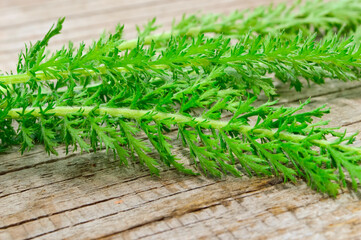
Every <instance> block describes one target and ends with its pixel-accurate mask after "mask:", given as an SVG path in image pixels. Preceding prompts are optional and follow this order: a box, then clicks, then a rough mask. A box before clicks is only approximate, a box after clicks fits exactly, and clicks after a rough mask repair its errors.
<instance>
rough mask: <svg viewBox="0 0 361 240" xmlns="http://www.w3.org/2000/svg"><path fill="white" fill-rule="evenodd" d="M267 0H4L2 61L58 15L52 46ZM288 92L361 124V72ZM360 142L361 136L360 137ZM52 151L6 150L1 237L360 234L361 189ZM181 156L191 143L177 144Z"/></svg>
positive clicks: (335, 119)
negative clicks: (331, 193)
mask: <svg viewBox="0 0 361 240" xmlns="http://www.w3.org/2000/svg"><path fill="white" fill-rule="evenodd" d="M269 2H270V1H268V0H259V1H254V0H239V1H235V0H224V1H219V0H197V1H185V0H183V1H181V0H174V1H166V0H132V1H123V0H121V1H116V0H90V1H89V0H32V1H25V0H2V1H0V69H3V70H6V71H9V70H11V69H14V66H15V63H16V60H17V54H18V52H19V50H20V49H21V47H22V46H23V43H24V42H28V41H34V40H37V39H39V38H41V37H42V36H43V35H44V33H45V32H46V31H47V29H48V28H49V26H50V25H51V24H52V23H53V22H55V21H56V19H57V18H58V17H61V16H66V17H67V20H66V23H65V28H64V31H63V35H62V36H58V37H56V39H55V40H54V41H53V42H52V44H51V48H53V49H54V48H59V47H60V46H61V45H62V44H63V43H65V42H67V41H68V40H72V41H75V42H79V41H81V40H85V41H87V42H89V41H90V40H91V39H93V38H96V37H97V36H98V35H99V34H100V33H101V32H102V31H103V29H107V30H111V29H113V27H114V26H115V24H116V23H118V22H120V23H124V24H126V26H127V27H126V31H127V37H132V36H134V35H135V32H134V28H133V26H134V25H135V24H142V23H145V21H146V20H148V19H150V18H152V17H153V16H157V17H158V19H159V21H160V22H161V23H163V24H164V26H165V29H166V28H167V27H169V25H170V23H171V20H172V18H173V17H177V18H179V17H180V16H181V15H182V13H184V12H187V13H191V12H196V11H199V10H202V11H203V12H229V11H231V10H234V9H236V8H238V9H242V8H248V7H253V6H255V5H260V4H267V3H269ZM279 92H280V93H281V102H283V103H285V104H286V105H294V104H296V103H297V102H298V101H299V100H305V99H307V98H308V97H309V96H313V98H312V99H313V100H312V104H311V105H310V106H309V108H312V107H316V106H320V105H322V104H325V103H327V104H328V106H330V107H331V108H332V113H331V114H330V115H329V116H327V117H326V118H325V119H331V120H332V125H334V126H337V125H342V126H347V128H348V129H349V132H355V131H357V130H361V107H360V104H361V94H360V92H361V82H360V83H359V82H355V83H347V84H345V83H339V82H336V81H330V82H329V83H327V84H326V86H322V87H313V88H311V89H307V90H306V91H305V92H303V93H302V94H296V95H295V94H294V93H293V92H289V91H288V89H287V87H286V86H281V87H280V89H279ZM357 139H358V140H357V143H356V144H358V145H361V143H360V137H358V138H357ZM58 151H59V153H60V155H59V156H47V155H46V154H45V152H44V151H43V149H42V147H41V146H38V147H36V148H35V149H34V150H32V151H31V152H30V153H27V154H25V155H24V156H20V154H19V153H18V152H17V151H16V150H14V151H13V152H11V153H9V154H4V155H0V159H1V160H0V216H1V218H0V239H1V240H3V239H33V238H36V239H95V238H102V239H140V238H141V239H361V201H360V196H361V195H360V194H359V193H349V192H348V191H346V190H345V192H344V193H342V194H340V195H339V196H338V197H337V198H336V199H331V198H328V197H327V196H323V195H321V194H318V193H316V192H314V191H312V190H310V189H309V188H308V187H307V186H306V185H305V184H304V183H299V184H297V185H292V184H283V183H282V182H280V181H279V180H277V179H273V178H269V179H259V178H253V179H247V178H243V179H234V178H230V177H227V178H224V179H221V180H214V179H207V178H204V177H190V176H184V175H180V174H178V173H176V172H175V171H173V170H165V171H163V172H162V173H161V177H160V178H155V177H152V176H150V175H149V173H148V172H147V171H145V170H144V169H141V168H140V167H139V166H132V167H129V168H122V167H119V166H118V165H117V162H115V161H114V160H113V159H112V156H107V155H106V154H105V153H104V152H98V153H96V154H94V153H89V154H78V153H73V154H71V155H68V156H65V155H64V149H63V148H62V147H59V148H58ZM177 151H178V153H179V157H183V158H186V156H187V152H186V151H185V150H184V149H182V148H181V146H179V147H177Z"/></svg>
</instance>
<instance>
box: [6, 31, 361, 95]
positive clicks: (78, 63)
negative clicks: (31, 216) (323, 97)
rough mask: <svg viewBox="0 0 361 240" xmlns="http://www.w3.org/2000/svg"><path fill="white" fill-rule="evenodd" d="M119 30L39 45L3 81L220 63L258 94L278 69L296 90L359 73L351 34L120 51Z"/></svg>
mask: <svg viewBox="0 0 361 240" xmlns="http://www.w3.org/2000/svg"><path fill="white" fill-rule="evenodd" d="M119 31H120V32H116V34H115V35H110V37H109V38H108V39H106V40H104V39H100V40H99V41H98V42H96V43H94V44H93V46H92V47H91V48H90V49H89V50H88V51H87V52H83V51H84V45H81V46H80V49H79V50H78V51H76V50H75V49H74V48H73V47H72V46H70V47H69V48H68V49H62V50H60V51H57V52H56V53H54V54H53V55H52V56H50V57H49V59H48V60H45V59H46V55H44V50H42V51H39V53H38V56H37V57H36V60H37V61H36V64H33V65H31V68H30V69H27V70H26V72H27V73H21V74H18V75H7V76H0V82H1V83H2V84H18V83H26V82H28V81H31V82H34V81H45V80H49V79H64V81H77V80H78V79H79V78H84V77H85V78H87V77H88V79H95V78H96V77H97V76H104V75H110V74H113V75H121V76H123V78H128V77H130V76H131V75H142V76H144V75H147V76H150V77H153V78H154V77H161V76H162V75H170V74H172V75H183V76H185V75H189V74H199V73H205V74H207V73H209V71H211V70H212V68H214V67H217V68H219V67H220V66H222V67H223V73H222V74H223V76H224V79H228V80H230V81H232V80H233V81H235V82H238V83H239V84H240V85H241V88H248V89H252V90H253V91H254V92H255V93H256V94H258V93H259V92H260V91H261V90H263V91H264V92H265V93H266V94H267V95H270V94H274V89H273V84H272V79H271V78H270V77H268V74H270V73H275V75H276V77H277V78H278V79H279V80H281V81H282V82H288V83H290V85H291V87H295V88H296V90H298V91H299V90H301V88H302V82H301V81H300V79H306V80H307V81H312V82H315V83H318V84H322V83H324V81H325V79H327V78H332V79H341V80H343V81H348V80H357V79H359V77H360V66H361V50H360V47H359V44H358V43H357V41H354V40H353V38H352V37H350V38H347V39H343V38H340V37H338V36H333V37H325V38H324V39H322V40H320V41H316V40H315V37H316V36H315V35H313V36H311V37H306V38H305V37H303V36H302V35H301V34H299V35H297V36H296V37H295V38H294V39H293V40H292V41H289V40H283V39H282V37H277V36H276V37H275V36H272V37H271V36H269V37H258V38H256V39H254V38H251V37H250V36H249V35H246V36H245V37H244V38H243V39H241V40H240V41H239V42H238V43H237V44H235V45H234V46H233V45H232V44H231V43H230V39H225V38H223V37H218V38H204V37H203V35H201V36H199V37H196V38H194V39H193V40H192V42H188V41H186V39H185V38H174V39H172V40H171V41H170V42H169V43H168V45H167V48H165V49H164V50H162V51H160V52H159V51H157V50H156V49H155V48H154V45H151V47H150V48H144V47H143V46H142V45H139V46H138V47H137V48H135V49H132V50H130V51H126V52H124V54H120V53H119V52H118V50H116V48H114V46H115V45H116V44H117V43H118V42H119V41H121V40H119V38H116V37H114V36H120V35H121V29H119ZM279 36H282V35H279ZM20 65H22V66H27V68H28V66H29V65H30V64H27V63H26V61H25V63H21V64H20ZM19 69H21V71H20V72H24V71H25V70H24V69H23V68H19ZM83 82H86V83H88V82H87V81H83ZM34 84H35V83H34ZM34 84H33V85H34ZM64 84H68V83H65V82H64ZM74 84H78V83H74ZM228 84H233V83H228ZM226 85H227V84H226ZM34 86H35V85H34Z"/></svg>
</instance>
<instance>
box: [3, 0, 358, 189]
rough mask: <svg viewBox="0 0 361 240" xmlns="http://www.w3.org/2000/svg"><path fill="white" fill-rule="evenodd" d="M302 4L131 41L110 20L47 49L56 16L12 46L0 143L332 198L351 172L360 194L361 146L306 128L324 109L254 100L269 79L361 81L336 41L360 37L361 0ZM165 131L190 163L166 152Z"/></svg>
mask: <svg viewBox="0 0 361 240" xmlns="http://www.w3.org/2000/svg"><path fill="white" fill-rule="evenodd" d="M297 6H298V5H293V6H291V7H287V6H286V5H279V6H277V7H273V6H271V7H267V8H258V9H256V10H255V11H254V12H252V13H249V14H248V13H246V12H234V13H233V14H230V15H229V16H224V15H204V16H196V15H194V16H189V17H184V18H183V19H182V20H181V21H180V22H179V23H178V24H174V26H173V29H172V32H171V33H163V34H160V35H152V33H153V31H154V30H156V29H157V28H158V26H156V25H155V19H154V20H152V21H151V22H149V23H148V25H147V26H146V27H145V28H144V30H141V29H140V28H138V32H139V39H138V40H136V41H135V40H132V41H125V40H124V39H123V38H122V32H123V27H121V26H117V28H116V31H115V33H114V34H109V35H103V36H102V37H101V38H100V39H99V40H97V41H95V42H93V44H91V46H89V47H86V46H85V44H83V43H82V44H80V45H79V47H77V48H76V47H74V45H73V44H72V43H69V45H68V46H67V47H63V48H62V49H60V50H58V51H55V52H53V53H47V48H46V47H47V45H48V42H49V40H50V39H51V37H53V36H55V35H57V34H59V33H60V31H61V29H62V23H63V21H64V19H59V21H58V23H57V24H56V25H55V27H54V26H53V27H52V28H51V29H50V31H49V32H48V33H47V34H46V35H45V37H44V39H43V40H41V41H38V42H36V43H35V44H34V45H32V44H30V45H29V46H27V47H26V48H25V51H24V52H23V53H21V54H20V56H19V62H18V66H17V74H16V75H6V76H0V85H1V86H0V90H1V91H0V123H1V124H0V150H1V151H3V150H5V149H6V148H8V147H9V146H12V145H20V151H21V152H22V153H23V152H24V151H28V150H30V149H31V148H32V147H33V146H34V145H35V144H38V143H41V144H43V145H44V148H45V151H46V152H47V153H49V154H57V150H56V147H57V146H58V145H60V144H64V145H65V147H66V152H67V153H68V151H69V150H70V147H71V148H72V150H73V151H76V150H78V149H79V150H80V151H81V152H83V151H86V152H88V151H90V150H92V151H98V150H99V149H106V151H107V152H113V154H114V157H115V158H117V159H118V160H119V163H120V164H121V165H129V163H130V162H139V163H140V164H142V165H144V166H145V167H146V168H148V169H149V170H150V172H151V173H152V174H156V175H158V174H160V169H162V168H169V167H171V168H175V169H177V170H178V171H180V172H183V173H185V174H193V175H196V174H199V173H203V174H206V175H208V176H214V177H221V176H222V175H223V174H232V175H234V176H237V177H241V176H243V175H248V176H278V177H282V178H283V179H284V180H285V181H288V180H289V181H292V182H295V181H297V180H298V179H300V178H302V179H304V180H305V181H306V182H307V183H308V184H309V185H310V186H311V187H312V188H314V189H316V190H318V191H321V192H325V193H328V194H330V195H332V196H335V195H336V194H337V192H338V190H339V188H340V187H344V186H346V183H347V181H349V180H350V181H351V183H352V186H353V188H354V189H355V190H356V189H357V186H358V185H359V183H360V181H361V171H360V170H361V167H360V165H359V164H360V161H361V149H360V148H357V147H352V146H348V145H349V144H351V143H352V142H353V140H354V136H346V133H339V132H337V131H335V129H333V128H329V127H327V122H322V121H321V122H318V123H314V119H315V118H321V117H322V116H323V115H324V114H327V113H328V112H329V110H328V109H325V107H324V106H322V107H319V108H316V109H313V110H310V111H306V110H304V109H303V108H304V107H305V106H306V105H307V104H308V102H309V101H307V102H305V103H301V104H300V105H299V106H298V107H283V106H277V105H276V104H277V102H267V103H264V104H262V105H260V104H259V103H257V104H255V101H256V100H257V96H258V95H259V94H261V92H262V91H263V92H264V93H265V94H266V95H267V96H273V95H275V94H276V92H275V89H274V87H273V81H274V80H273V77H272V76H271V74H273V75H274V76H275V77H276V78H278V79H279V80H281V81H282V82H284V83H288V84H290V86H291V87H294V88H295V89H296V90H301V89H302V87H303V86H302V79H306V80H307V81H308V82H311V81H312V82H314V83H317V84H322V83H324V81H325V79H327V78H332V79H340V80H343V81H348V80H358V79H359V78H360V68H361V66H360V64H361V56H360V54H361V50H360V46H359V43H358V42H357V41H356V40H354V39H355V37H354V36H349V37H341V35H342V34H349V33H351V32H354V31H355V30H356V31H357V29H356V26H357V25H358V24H359V23H360V21H361V19H360V17H359V16H360V15H358V14H357V13H359V12H361V11H360V10H361V9H360V6H359V4H357V1H354V0H340V1H334V2H330V3H327V4H326V3H324V2H323V1H314V2H305V3H304V4H303V5H301V6H300V7H299V8H298V7H297ZM349 16H353V17H354V18H352V19H351V18H350V17H349ZM300 30H301V31H300ZM335 30H336V31H338V32H339V33H340V34H338V35H334V34H332V33H333V32H334V31H335ZM204 33H214V36H208V35H207V36H205V35H203V34H204ZM341 33H342V34H341ZM320 37H321V38H320ZM231 39H237V41H236V42H235V41H232V40H231ZM147 44H149V46H145V45H147ZM257 105H258V106H257ZM225 116H227V117H228V118H227V119H228V120H222V119H223V117H225ZM173 129H174V130H176V131H177V132H178V140H179V141H181V142H182V143H183V146H184V147H185V148H187V149H188V150H189V157H190V159H191V165H188V164H185V163H184V162H181V161H180V159H179V158H177V156H176V155H175V154H174V150H173V146H174V142H175V141H176V140H175V139H172V138H170V137H169V135H168V133H169V132H171V131H173ZM329 136H333V137H334V138H335V139H336V140H334V141H332V142H331V141H327V140H326V139H327V138H328V137H329ZM144 138H145V140H144Z"/></svg>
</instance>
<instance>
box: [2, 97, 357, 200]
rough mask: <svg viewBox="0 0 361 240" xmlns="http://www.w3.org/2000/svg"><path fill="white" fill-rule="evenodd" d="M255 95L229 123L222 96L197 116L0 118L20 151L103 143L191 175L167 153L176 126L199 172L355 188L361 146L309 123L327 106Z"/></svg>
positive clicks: (25, 111)
mask: <svg viewBox="0 0 361 240" xmlns="http://www.w3.org/2000/svg"><path fill="white" fill-rule="evenodd" d="M254 100H255V98H253V99H249V100H246V101H240V103H239V105H238V108H237V109H236V110H235V112H234V113H233V114H234V115H233V117H232V118H231V119H230V120H228V121H224V120H220V119H219V118H220V116H221V115H220V114H219V113H220V112H221V111H222V110H224V108H225V106H226V105H227V102H226V101H222V102H218V103H217V104H216V105H214V107H212V108H211V109H209V110H208V111H205V112H204V113H203V114H202V116H200V117H190V116H189V115H183V114H180V113H175V114H171V113H162V112H156V111H146V110H133V109H129V108H109V107H68V106H65V107H57V106H54V105H51V104H50V105H49V106H48V107H47V108H45V109H43V108H40V107H38V108H19V109H9V108H7V109H4V110H3V111H2V114H1V117H0V118H1V120H2V121H5V120H7V119H13V120H16V121H17V122H18V123H19V130H18V133H17V137H15V139H16V138H17V139H19V141H21V145H22V147H21V149H22V150H26V149H27V148H29V147H32V146H33V144H34V143H35V142H37V141H40V142H42V143H43V144H44V145H45V149H47V151H48V152H51V153H56V150H55V148H54V147H55V146H56V145H57V144H59V143H65V144H66V146H68V145H73V146H74V147H75V149H76V148H77V147H80V149H81V150H82V151H88V150H89V149H90V148H93V149H94V150H95V151H96V150H97V148H98V147H101V146H105V148H106V149H108V150H112V151H114V153H115V154H117V156H118V158H119V159H120V161H121V163H122V164H128V161H129V158H128V157H129V154H128V152H129V150H131V153H132V154H136V155H137V156H138V158H139V161H140V162H141V163H142V164H144V165H145V166H147V167H148V168H149V169H150V171H151V172H152V173H154V174H158V173H159V167H158V166H159V164H160V162H159V161H160V160H161V161H162V162H163V164H165V165H168V166H173V167H175V168H177V169H178V170H180V171H182V172H185V173H188V174H195V172H194V171H193V170H191V169H189V168H186V167H185V166H184V165H183V164H181V163H180V162H179V161H178V160H177V158H176V156H174V154H173V153H172V152H171V146H172V145H171V144H170V143H169V139H168V137H167V136H166V132H167V131H169V130H167V129H169V128H170V127H171V126H176V127H177V128H178V131H179V136H180V138H181V139H182V142H183V144H184V145H185V146H187V147H189V149H190V155H191V157H192V158H193V163H194V164H195V167H196V169H197V168H199V170H200V171H202V172H204V173H206V174H209V175H212V176H221V174H222V173H231V174H233V175H235V176H240V175H241V172H244V173H245V174H248V175H249V176H252V175H276V176H280V175H282V176H283V177H284V178H285V180H287V179H288V180H292V181H296V179H297V177H302V178H304V179H306V180H307V182H308V183H309V184H310V185H311V186H312V187H314V188H315V189H317V190H320V191H322V192H326V193H328V194H330V195H333V196H334V195H335V194H337V191H338V189H339V187H340V186H341V185H340V184H342V185H343V186H345V184H346V177H345V174H344V171H347V172H348V173H349V175H350V177H351V180H352V183H353V187H354V188H355V189H356V188H357V181H359V180H361V172H360V170H361V169H360V166H359V165H358V163H359V162H360V161H361V149H360V148H356V147H351V146H347V145H343V144H342V143H343V142H345V143H350V142H352V141H353V139H354V136H351V137H346V135H345V134H344V133H338V132H335V131H334V130H333V129H330V128H325V127H322V128H321V127H318V126H319V125H325V124H326V123H325V122H321V123H318V124H317V123H316V124H313V123H312V118H313V117H321V116H322V115H323V114H324V113H327V112H328V110H327V109H326V110H325V109H323V107H321V108H318V109H315V110H313V111H309V112H303V113H298V111H300V110H301V109H302V108H303V107H304V105H305V104H307V103H305V104H302V105H300V106H299V107H297V108H285V107H281V108H277V107H273V105H274V103H267V104H265V105H262V106H260V107H252V106H251V103H252V102H253V101H254ZM252 116H257V118H258V119H257V121H256V123H255V124H254V125H253V126H252V125H250V124H249V121H250V117H252ZM306 123H308V124H306ZM38 129H39V130H38ZM14 132H15V130H14ZM140 132H142V133H143V134H145V135H147V136H148V139H149V143H146V142H145V141H142V140H140V139H139V138H138V136H139V133H140ZM328 134H332V135H334V136H336V140H334V141H333V142H329V141H327V140H325V136H326V135H328ZM56 136H61V137H60V138H59V137H56ZM149 144H150V145H152V147H153V148H154V149H155V150H156V151H157V152H158V154H159V155H160V160H157V159H155V158H153V157H151V156H149V155H148V154H149V153H150V152H151V148H150V146H149ZM315 147H317V148H318V149H319V150H316V149H315ZM127 149H129V150H127ZM236 165H238V168H239V169H241V172H239V170H238V169H237V168H236Z"/></svg>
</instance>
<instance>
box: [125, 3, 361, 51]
mask: <svg viewBox="0 0 361 240" xmlns="http://www.w3.org/2000/svg"><path fill="white" fill-rule="evenodd" d="M301 2H303V3H302V4H301ZM360 16H361V5H360V3H359V1H358V0H338V1H336V0H333V1H324V0H316V1H294V3H292V4H290V5H287V4H286V3H283V4H278V5H276V6H274V5H273V4H271V5H269V6H260V7H257V8H255V9H253V10H251V9H247V10H243V11H238V10H236V11H234V12H232V13H230V14H229V15H224V14H203V15H201V14H194V15H189V16H186V15H183V17H182V19H181V20H180V21H179V22H175V21H174V22H173V26H172V29H171V31H169V32H163V33H159V34H152V33H153V32H154V31H155V30H157V29H158V28H159V27H160V26H157V25H156V22H155V18H154V19H152V20H151V21H149V22H148V23H147V24H146V25H144V29H143V30H140V28H139V27H137V30H138V38H137V39H133V40H128V41H125V42H122V43H121V44H120V45H119V46H118V48H119V50H126V49H133V48H136V47H137V46H138V43H139V42H141V43H142V44H145V45H150V44H152V42H155V43H156V45H157V46H165V45H167V43H168V41H169V39H171V38H172V37H174V36H188V37H190V38H192V37H195V36H198V35H199V34H209V33H212V34H215V35H219V34H221V35H223V36H229V37H231V38H236V39H238V38H242V37H243V35H245V34H247V33H248V32H249V31H250V30H251V31H252V33H253V34H256V35H269V34H278V33H279V32H280V31H282V32H284V34H283V35H282V37H283V38H285V39H292V38H294V37H295V36H296V35H297V34H298V33H299V32H300V31H302V32H303V33H304V34H305V35H312V34H314V33H316V34H317V35H318V37H321V36H325V35H328V34H332V33H337V34H338V35H349V34H350V33H353V32H355V31H357V27H358V26H359V25H360V24H361V17H360ZM357 36H358V35H357Z"/></svg>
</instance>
